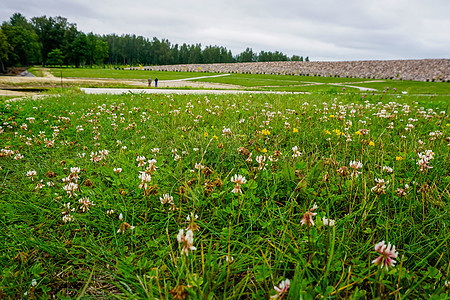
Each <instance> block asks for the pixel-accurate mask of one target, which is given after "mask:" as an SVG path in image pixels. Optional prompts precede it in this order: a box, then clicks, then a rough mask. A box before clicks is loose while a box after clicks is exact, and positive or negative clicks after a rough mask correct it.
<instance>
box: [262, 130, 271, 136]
mask: <svg viewBox="0 0 450 300" xmlns="http://www.w3.org/2000/svg"><path fill="white" fill-rule="evenodd" d="M261 133H262V134H264V135H269V134H270V131H269V130H266V129H263V130H262V131H261Z"/></svg>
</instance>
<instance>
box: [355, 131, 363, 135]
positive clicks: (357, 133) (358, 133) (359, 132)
mask: <svg viewBox="0 0 450 300" xmlns="http://www.w3.org/2000/svg"><path fill="white" fill-rule="evenodd" d="M355 134H356V135H363V134H362V133H361V131H359V130H358V131H357V132H355Z"/></svg>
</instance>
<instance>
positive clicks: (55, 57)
mask: <svg viewBox="0 0 450 300" xmlns="http://www.w3.org/2000/svg"><path fill="white" fill-rule="evenodd" d="M47 64H49V65H58V66H61V65H62V64H63V54H62V52H61V50H60V49H53V50H52V51H50V53H49V54H48V57H47Z"/></svg>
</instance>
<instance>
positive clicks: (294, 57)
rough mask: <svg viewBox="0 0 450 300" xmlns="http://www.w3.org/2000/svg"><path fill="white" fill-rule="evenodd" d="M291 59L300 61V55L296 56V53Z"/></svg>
mask: <svg viewBox="0 0 450 300" xmlns="http://www.w3.org/2000/svg"><path fill="white" fill-rule="evenodd" d="M291 61H300V56H298V55H292V57H291Z"/></svg>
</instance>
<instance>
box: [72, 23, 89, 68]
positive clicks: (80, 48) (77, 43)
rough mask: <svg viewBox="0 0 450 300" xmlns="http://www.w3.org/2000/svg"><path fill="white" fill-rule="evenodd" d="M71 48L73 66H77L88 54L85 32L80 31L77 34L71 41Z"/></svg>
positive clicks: (83, 62) (82, 63)
mask: <svg viewBox="0 0 450 300" xmlns="http://www.w3.org/2000/svg"><path fill="white" fill-rule="evenodd" d="M72 49H73V54H74V64H75V67H76V68H78V67H79V66H80V65H84V64H85V63H86V59H87V57H88V55H89V52H88V51H89V49H88V43H87V38H86V34H84V33H82V32H81V33H79V34H78V36H77V37H76V38H75V40H74V41H73V43H72Z"/></svg>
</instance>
